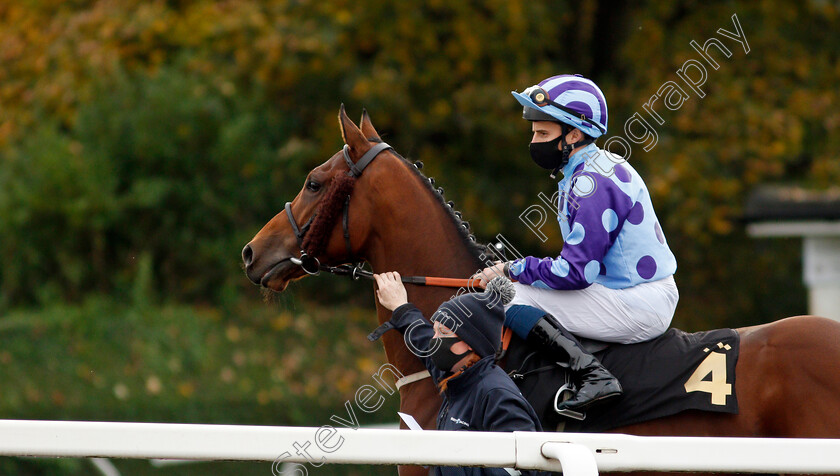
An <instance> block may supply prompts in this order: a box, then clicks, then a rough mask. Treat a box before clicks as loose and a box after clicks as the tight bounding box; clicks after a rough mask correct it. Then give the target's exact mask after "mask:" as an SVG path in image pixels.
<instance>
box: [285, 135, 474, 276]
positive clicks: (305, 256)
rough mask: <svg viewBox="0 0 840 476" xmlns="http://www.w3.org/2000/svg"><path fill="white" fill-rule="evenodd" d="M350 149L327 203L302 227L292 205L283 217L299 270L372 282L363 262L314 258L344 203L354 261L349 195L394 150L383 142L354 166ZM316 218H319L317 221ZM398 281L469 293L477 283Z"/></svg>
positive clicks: (345, 231) (345, 228)
mask: <svg viewBox="0 0 840 476" xmlns="http://www.w3.org/2000/svg"><path fill="white" fill-rule="evenodd" d="M349 149H350V146H348V145H346V144H345V145H344V149H342V152H343V154H344V161H345V162H346V163H347V167H348V168H349V169H350V170H348V171H347V175H346V176H343V177H337V178H336V180H338V182H335V183H333V185H332V186H331V187H330V190H329V191H328V197H327V198H328V200H327V201H326V202H325V203H322V204H321V206H319V207H318V210H317V211H316V212H315V213H313V214H312V216H311V217H309V220H307V221H306V223H304V224H303V226H299V225H298V223H297V220H295V217H294V215H293V214H292V202H286V205H285V207H284V208H285V210H286V217H287V218H288V219H289V224H290V225H291V226H292V231H293V232H294V234H295V238H297V242H298V246H299V247H300V258H294V257H292V258H291V260H290V261H291V262H292V263H294V264H296V265H298V266H300V267H301V268H302V269H303V271H304V272H306V273H307V274H310V275H313V276H315V275H318V274H320V273H321V271H324V272H326V273H330V274H334V275H336V276H348V277H350V278H351V279H353V280H358V279H360V278H365V279H369V280H373V273H372V272H370V271H367V270H365V269H363V266H364V262H363V261H355V262H353V263H352V264H349V263H348V264H342V265H340V266H328V265H325V264H321V262H320V261H319V260H318V258H317V257H316V255H319V254H321V253H322V252H323V251H324V249H325V248H326V242H327V240H328V239H329V233H328V231H329V230H332V229H333V227H334V226H335V221H336V219H338V215H337V214H336V213H335V211H336V207H335V206H334V205H335V204H337V203H340V202H342V201H343V202H344V206H343V212H342V218H341V228H342V231H343V234H344V243H345V246H346V248H347V256H348V257H349V258H350V260H351V261H352V260H353V258H352V257H353V249H352V247H351V245H350V228H349V222H350V220H349V212H350V194H351V193H352V192H353V188H354V186H355V184H356V179H357V178H358V177H360V176H361V175H362V172H363V171H364V170H365V168H366V167H367V166H368V165H370V163H371V162H373V159H375V158H376V157H377V156H378V155H379V154H380V153H382V152H384V151H386V150H388V149H391V150H393V147H391V146H390V145H388V144H387V143H385V142H380V143H378V144H376V145H374V146H373V147H371V148H370V150H368V151H367V152H365V154H364V155H363V156H362V158H360V159H359V160H358V162H356V163H353V161H352V160H351V159H350V153H349ZM319 214H320V215H321V216H320V217H319ZM316 217H319V219H317V220H316ZM310 230H314V231H312V233H311V234H310V235H309V236H306V235H307V232H309V231H310ZM401 281H402V282H404V283H406V284H417V285H421V286H442V287H452V288H461V287H467V288H470V289H474V288H475V287H476V286H477V284H478V280H473V279H469V278H465V279H461V278H439V277H432V276H402V277H401Z"/></svg>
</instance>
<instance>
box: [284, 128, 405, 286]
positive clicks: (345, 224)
mask: <svg viewBox="0 0 840 476" xmlns="http://www.w3.org/2000/svg"><path fill="white" fill-rule="evenodd" d="M387 149H393V147H391V146H390V145H388V144H387V143H385V142H380V143H378V144H375V145H374V146H373V147H371V148H370V150H368V151H367V152H365V154H364V155H363V156H362V158H360V159H359V160H358V162H356V163H353V161H352V160H351V159H350V152H349V151H350V146H349V145H347V144H345V145H344V149H343V150H342V152H343V154H344V161H345V162H346V163H347V167H348V168H349V169H350V170H348V171H347V175H348V176H349V177H351V180H353V182H354V183H355V180H356V179H357V178H358V177H360V176H361V175H362V172H363V171H364V170H365V168H366V167H367V166H368V165H369V164H370V163H371V162H373V159H375V158H376V156H378V155H379V154H380V153H382V152H383V151H385V150H387ZM350 192H352V188H351V189H350V191H349V192H348V193H347V196H346V198H345V199H344V211H343V216H342V219H341V227H342V229H343V231H344V243H345V246H346V247H347V256H348V257H349V258H350V259H351V260H352V259H353V249H352V247H351V246H350V229H349V224H350V223H349V211H350ZM284 208H285V210H286V216H287V217H288V218H289V224H291V225H292V231H293V232H294V234H295V238H297V242H298V246H299V247H300V258H291V261H292V263H294V264H296V265H298V266H300V267H301V268H302V269H303V271H305V272H306V273H307V274H311V275H315V274H318V273H320V272H321V271H329V272H332V273H336V270H338V269H340V268H341V267H338V268H336V267H330V266H324V265H322V264H321V262H320V261H318V258H316V257H315V256H314V254H313V253H307V252H306V249H304V246H303V239H304V236H306V233H307V232H308V231H309V228H310V226H311V225H312V221H313V220H315V217H316V216H317V215H318V212H320V211H321V210H320V207H319V209H318V211H316V212H315V213H313V214H312V216H311V217H309V220H307V221H306V223H304V224H303V226H298V224H297V221H296V220H295V217H294V215H292V202H286V205H285V207H284ZM330 225H331V224H330ZM327 236H328V235H327V234H324V239H326V237H327ZM309 245H310V246H308V247H307V248H309V249H310V251H311V250H312V249H313V248H316V246H312V243H309ZM361 267H362V263H361V262H357V263H356V264H354V265H352V267H350V268H347V269H343V271H344V272H342V273H337V274H350V275H351V276H352V277H353V278H355V279H358V277H357V274H358V273H359V272H361V271H362V269H361Z"/></svg>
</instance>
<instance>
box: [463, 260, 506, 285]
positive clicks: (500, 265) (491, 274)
mask: <svg viewBox="0 0 840 476" xmlns="http://www.w3.org/2000/svg"><path fill="white" fill-rule="evenodd" d="M504 268H505V263H504V262H503V261H498V262H496V264H494V265H493V266H490V267H487V268H484V269H482V270H481V271H479V272H477V273H475V274H474V275H472V277H471V278H470V279H477V280H478V283H476V284H475V285H473V288H484V287H487V283H489V282H490V281H491V280H492V279H493V278H495V277H497V276H502V277H504V276H505V274H504Z"/></svg>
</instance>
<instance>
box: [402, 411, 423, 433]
mask: <svg viewBox="0 0 840 476" xmlns="http://www.w3.org/2000/svg"><path fill="white" fill-rule="evenodd" d="M397 415H399V416H400V418H401V419H402V421H404V422H405V424H406V425H408V429H409V430H422V429H423V427H422V426H420V424H419V423H417V420H415V419H414V417H413V416H411V415H409V414H408V413H403V412H397Z"/></svg>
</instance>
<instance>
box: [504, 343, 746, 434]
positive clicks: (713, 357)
mask: <svg viewBox="0 0 840 476" xmlns="http://www.w3.org/2000/svg"><path fill="white" fill-rule="evenodd" d="M739 344H740V335H739V334H738V332H736V331H735V330H733V329H717V330H712V331H706V332H695V333H687V332H683V331H680V330H678V329H669V330H668V331H667V332H666V333H665V334H663V335H662V336H660V337H658V338H656V339H654V340H651V341H648V342H642V343H639V344H624V345H622V344H609V345H607V346H606V348H603V345H601V346H600V347H601V348H602V350H599V351H597V352H595V356H596V357H597V358H598V359H599V360H600V361H601V363H603V364H604V366H605V367H606V368H607V369H608V370H609V371H610V372H612V373H613V375H615V376H616V377H617V378H618V379H619V381H620V382H621V385H622V387H623V389H624V394H623V395H622V396H620V397H617V398H614V399H612V400H611V401H609V402H605V403H604V404H602V405H600V406H595V407H594V408H592V409H590V410H589V411H587V414H586V418H585V419H584V420H583V421H580V422H577V421H575V420H568V419H565V418H564V417H561V416H559V415H557V413H556V412H555V411H554V397H555V394H556V393H557V390H558V389H559V388H560V387H561V386H562V385H564V384H565V383H567V382H571V383H573V384H574V385H576V386H577V384H578V382H575V380H574V378H570V376H569V375H568V372H567V369H565V368H563V367H561V366H559V365H557V364H556V362H557V361H559V362H565V359H566V358H567V357H566V356H565V355H562V356H556V358H555V359H553V358H552V357H555V356H546V355H544V354H543V353H541V352H536V351H535V349H531V348H528V347H527V346H526V345H525V342H524V341H523V340H521V339H519V338H518V337H516V336H514V337H513V339H512V340H511V343H510V346H509V350H508V355H507V360H506V363H505V369H506V370H507V371H508V373H509V374H519V375H522V376H521V377H518V376H516V375H512V376H513V377H514V382H515V383H516V384H517V386H518V387H519V389H520V391H521V392H522V394H523V395H524V396H525V398H526V399H527V400H528V401H529V402H530V403H531V405H532V406H533V407H534V410H535V411H536V412H537V415H539V416H540V419H541V421H542V424H543V428H544V429H546V430H548V431H552V430H553V429H554V428H556V426H557V424H558V423H559V422H561V421H566V422H567V425H566V429H567V431H581V432H601V431H606V430H610V429H613V428H618V427H622V426H627V425H632V424H635V423H641V422H644V421H648V420H653V419H656V418H662V417H666V416H670V415H675V414H677V413H680V412H682V411H684V410H690V409H693V410H704V411H711V412H723V413H738V400H737V398H736V395H735V365H736V363H737V361H738V350H739Z"/></svg>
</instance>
